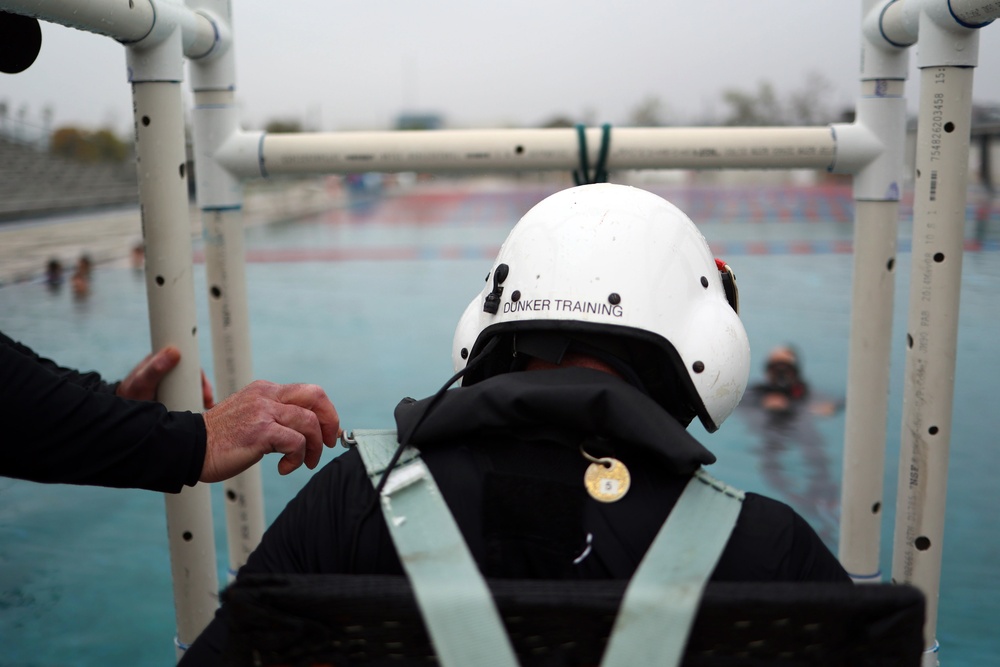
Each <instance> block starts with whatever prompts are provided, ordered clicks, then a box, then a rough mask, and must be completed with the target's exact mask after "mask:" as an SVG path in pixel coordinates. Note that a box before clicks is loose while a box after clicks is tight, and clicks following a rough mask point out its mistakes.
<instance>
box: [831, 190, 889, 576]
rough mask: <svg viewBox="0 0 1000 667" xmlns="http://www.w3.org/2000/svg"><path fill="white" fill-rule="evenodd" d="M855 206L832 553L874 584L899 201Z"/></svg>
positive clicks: (853, 573) (877, 571) (877, 570)
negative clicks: (834, 550)
mask: <svg viewBox="0 0 1000 667" xmlns="http://www.w3.org/2000/svg"><path fill="white" fill-rule="evenodd" d="M855 205H856V210H855V223H854V273H853V278H852V281H853V282H852V292H851V336H850V345H849V352H848V365H847V387H848V389H847V405H846V411H845V427H844V453H843V456H844V472H843V480H842V483H841V519H840V545H839V551H838V557H839V559H840V562H841V564H843V566H844V568H845V569H846V570H847V572H848V573H849V574H850V575H851V578H852V579H854V581H855V582H858V583H878V582H880V581H881V580H882V572H881V568H880V566H879V551H880V544H881V533H882V495H883V478H884V473H885V436H886V412H887V410H888V402H889V359H890V351H891V347H892V346H891V342H892V341H891V334H892V313H893V296H894V292H895V275H896V274H895V271H894V269H895V263H896V236H897V222H898V217H899V202H896V201H858V202H856V204H855Z"/></svg>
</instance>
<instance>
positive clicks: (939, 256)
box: [934, 252, 944, 264]
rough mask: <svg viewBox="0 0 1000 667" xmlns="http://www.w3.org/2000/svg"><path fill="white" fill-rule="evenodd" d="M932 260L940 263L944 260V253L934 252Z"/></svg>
mask: <svg viewBox="0 0 1000 667" xmlns="http://www.w3.org/2000/svg"><path fill="white" fill-rule="evenodd" d="M934 261H935V262H937V263H938V264H940V263H941V262H943V261H944V253H943V252H936V253H934Z"/></svg>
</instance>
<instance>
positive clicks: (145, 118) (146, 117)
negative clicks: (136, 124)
mask: <svg viewBox="0 0 1000 667" xmlns="http://www.w3.org/2000/svg"><path fill="white" fill-rule="evenodd" d="M142 124H143V126H144V127H145V126H148V125H149V116H143V117H142Z"/></svg>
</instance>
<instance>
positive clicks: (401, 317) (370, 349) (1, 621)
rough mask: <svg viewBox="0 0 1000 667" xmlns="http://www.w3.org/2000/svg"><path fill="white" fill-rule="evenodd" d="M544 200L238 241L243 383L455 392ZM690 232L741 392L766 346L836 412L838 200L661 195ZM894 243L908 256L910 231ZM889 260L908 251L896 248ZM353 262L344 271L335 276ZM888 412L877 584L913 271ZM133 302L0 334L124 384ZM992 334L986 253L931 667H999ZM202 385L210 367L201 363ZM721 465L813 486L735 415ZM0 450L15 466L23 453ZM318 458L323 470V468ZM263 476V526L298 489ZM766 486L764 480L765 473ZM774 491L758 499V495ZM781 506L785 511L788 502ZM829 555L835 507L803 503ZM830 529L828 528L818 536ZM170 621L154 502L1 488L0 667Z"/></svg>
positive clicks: (108, 283) (76, 653)
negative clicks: (734, 309) (249, 350)
mask: <svg viewBox="0 0 1000 667" xmlns="http://www.w3.org/2000/svg"><path fill="white" fill-rule="evenodd" d="M550 191H552V188H546V187H544V186H528V187H520V188H513V187H512V188H504V189H499V190H496V189H491V190H487V191H471V192H459V191H455V192H442V191H434V192H430V193H424V194H423V195H419V196H417V195H414V196H407V197H397V198H392V199H387V200H384V201H376V202H372V203H371V204H370V205H369V206H366V207H364V208H360V209H358V208H356V209H345V210H338V211H333V212H330V213H328V214H325V215H323V216H320V217H318V218H315V219H311V220H303V221H297V222H289V223H282V224H280V225H271V226H268V227H260V228H256V229H251V230H248V232H247V248H248V257H249V258H250V264H249V265H248V270H247V280H248V290H249V299H250V317H251V337H252V344H253V350H254V353H253V354H254V359H253V367H254V374H255V376H257V377H261V378H266V379H269V380H272V381H276V382H313V383H317V384H319V385H321V386H323V387H324V388H325V389H326V391H327V393H328V394H329V395H330V396H331V398H332V399H333V400H334V402H335V403H336V405H337V407H338V409H339V412H340V414H341V416H342V419H343V421H344V426H345V428H348V429H351V428H364V427H384V426H391V425H392V419H391V417H392V408H393V406H394V405H395V404H396V402H397V401H398V400H399V399H400V398H402V397H403V396H406V395H412V396H423V395H427V394H430V393H432V392H433V391H435V390H436V389H437V388H438V386H439V385H440V384H441V383H442V382H443V381H444V380H445V379H447V377H448V376H449V375H450V374H451V362H450V343H451V335H452V331H453V327H454V324H455V322H456V320H457V318H458V316H459V314H460V313H461V312H462V310H463V308H464V307H465V305H466V304H467V303H468V301H469V299H471V298H472V296H473V295H474V294H475V293H476V292H477V291H478V290H479V289H480V287H481V285H482V280H483V278H484V276H485V275H486V273H487V271H488V268H489V263H490V259H491V258H492V255H493V254H494V252H495V251H496V248H497V247H498V245H499V243H500V241H502V239H503V237H504V236H505V235H506V233H507V230H508V229H509V228H510V226H511V225H512V224H513V222H514V221H515V220H516V219H517V217H519V215H520V214H521V213H523V212H524V210H526V209H527V208H528V207H529V206H530V205H531V204H532V203H533V202H534V201H537V200H538V199H539V198H541V197H543V196H544V195H545V194H547V193H548V192H550ZM665 194H668V195H669V196H670V197H671V198H672V199H674V200H675V201H676V203H678V204H679V205H680V206H681V207H682V208H685V209H687V210H689V212H690V213H691V214H692V215H693V216H694V217H696V218H697V219H699V221H701V222H703V223H704V224H703V231H704V232H705V234H706V236H707V237H708V239H709V241H710V242H712V244H713V246H714V247H715V248H716V249H717V251H719V254H720V255H723V256H724V257H725V258H726V259H727V260H728V261H729V262H730V263H731V264H732V265H733V267H734V269H735V270H736V272H737V275H738V278H739V284H740V294H741V303H742V314H743V318H744V322H745V324H746V327H747V330H748V332H749V335H750V338H751V346H752V353H753V356H754V372H753V377H752V380H754V379H758V378H759V370H760V365H761V362H762V360H763V358H764V356H765V355H766V353H767V351H768V349H769V348H770V347H772V346H773V345H775V344H778V343H782V342H786V341H791V342H794V343H795V344H796V345H797V346H798V347H799V349H800V350H801V351H802V355H803V358H804V366H805V371H806V374H807V376H808V378H809V380H810V381H811V383H812V385H813V386H814V387H815V388H816V389H817V390H818V391H820V392H822V393H824V394H828V395H831V396H843V394H844V391H845V377H844V374H845V371H844V369H845V368H846V359H847V345H848V341H847V339H848V326H849V324H848V323H849V317H848V314H849V307H850V303H849V301H850V291H851V290H850V279H851V278H850V277H851V270H852V267H851V264H852V256H851V255H850V254H849V253H848V252H846V251H847V250H849V246H850V242H851V238H852V230H851V224H850V222H849V221H850V219H851V211H850V208H851V203H850V195H849V191H847V190H845V189H843V188H839V189H838V188H833V189H828V190H811V191H804V190H803V191H799V190H763V191H755V192H754V193H753V195H752V196H751V195H749V194H747V193H746V192H743V193H741V192H720V193H715V195H714V196H713V194H712V193H710V192H704V191H694V190H680V191H675V192H666V193H665ZM901 236H902V237H904V241H905V236H906V228H905V224H904V225H903V228H902V230H901ZM903 247H905V244H904V246H903ZM350 258H355V259H350ZM897 267H899V268H898V273H897V293H896V309H895V331H896V332H897V333H896V336H895V339H896V340H895V341H894V345H893V350H892V378H893V382H892V387H891V396H890V405H891V413H890V414H889V416H888V425H889V426H888V440H889V442H888V454H887V470H886V492H885V499H886V500H885V506H886V510H887V511H886V512H885V513H884V518H883V533H884V535H883V541H882V543H883V564H882V569H883V571H884V572H889V571H890V570H891V557H890V556H891V555H890V551H891V547H892V528H893V520H894V512H893V508H892V505H893V504H894V502H895V478H896V459H897V455H898V449H899V429H900V420H901V407H900V403H901V400H902V373H903V349H902V341H901V339H902V338H903V333H901V332H904V331H905V323H906V312H905V309H906V304H907V302H908V274H909V255H908V254H906V253H902V254H901V255H900V261H898V262H897ZM196 286H197V295H196V298H197V302H198V312H199V320H200V327H199V328H200V330H201V331H208V329H209V324H208V312H207V305H206V299H205V296H204V291H205V287H204V271H203V267H202V266H200V265H198V266H197V267H196ZM146 313H147V311H146V305H145V286H144V283H143V280H142V278H141V276H139V275H137V274H135V273H133V272H132V271H131V270H130V269H127V268H102V267H99V268H98V269H97V270H96V272H95V275H94V280H93V285H92V293H91V295H90V297H89V298H88V299H87V300H86V301H84V302H76V301H74V300H73V299H72V298H71V296H70V295H69V294H68V291H67V290H65V289H64V290H63V291H62V293H58V294H51V293H49V292H48V291H46V289H45V288H44V287H43V286H42V285H39V284H18V285H12V286H8V287H4V288H2V289H0V329H2V330H3V331H4V332H5V333H7V334H8V335H10V336H12V337H14V338H18V339H21V340H22V341H24V342H26V343H28V344H29V345H31V346H32V347H34V348H35V349H36V350H37V351H39V352H40V353H42V354H44V355H46V356H50V357H52V358H54V359H57V360H59V361H60V362H61V363H63V364H65V365H70V366H73V365H75V366H78V367H81V368H87V369H91V368H92V369H97V370H100V371H101V372H102V373H103V374H104V375H105V376H106V377H108V378H117V377H121V376H122V375H123V374H124V373H125V372H127V371H128V370H129V369H130V368H131V366H132V365H133V364H134V363H135V362H136V361H137V360H138V359H140V358H141V357H142V356H144V355H145V354H146V352H147V351H148V346H149V333H148V324H147V318H146ZM998 314H1000V252H995V251H991V250H987V251H978V252H970V253H968V254H967V255H966V257H965V260H964V277H963V291H962V307H961V321H960V334H959V357H958V366H957V371H956V396H955V408H954V424H955V427H954V432H953V434H952V462H951V472H950V475H951V480H952V483H951V486H950V489H949V498H948V511H947V524H946V530H945V548H944V559H945V565H944V571H943V576H942V591H941V612H940V620H939V627H938V636H939V640H940V642H941V644H942V654H941V659H942V662H943V664H945V665H981V664H989V663H990V662H991V661H992V660H993V659H994V656H995V655H997V654H998V653H1000V638H998V637H997V635H996V633H995V631H994V625H995V622H996V620H997V619H1000V577H998V574H1000V566H998V563H1000V531H998V525H997V520H996V518H995V510H994V508H995V506H996V504H997V501H996V499H995V497H994V496H993V491H994V489H995V487H996V483H995V478H994V475H995V473H994V470H995V465H991V464H993V463H994V462H995V461H996V460H997V458H998V457H997V455H996V453H995V452H996V449H995V447H994V446H993V442H994V440H995V434H996V431H997V427H998V426H1000V421H998V419H997V417H996V414H997V413H996V407H995V406H996V400H995V398H994V396H993V392H994V390H993V383H992V380H993V374H994V373H995V372H996V370H997V369H1000V349H998V346H997V345H996V344H995V340H996V335H997V322H998ZM201 355H202V362H203V365H204V366H205V368H211V350H210V346H209V344H208V343H207V341H202V344H201ZM815 427H816V429H817V431H818V433H819V435H820V437H821V440H822V442H821V444H820V446H819V447H817V448H815V449H814V451H813V452H812V455H813V457H814V459H815V457H819V458H820V459H822V461H823V462H824V464H825V467H822V471H823V472H822V474H823V475H825V476H827V477H828V479H826V480H825V481H826V482H829V483H830V484H833V485H834V486H836V485H837V484H838V482H839V478H840V469H841V460H840V456H841V454H840V450H841V440H842V437H843V429H844V423H843V414H842V413H840V414H838V415H835V416H833V417H830V418H825V419H818V420H817V421H816V423H815ZM692 428H693V429H694V431H695V433H696V435H698V436H699V437H701V438H702V440H703V442H705V444H706V445H707V446H708V447H709V448H710V449H712V450H713V451H714V452H715V453H716V454H717V455H718V456H719V463H718V464H717V465H716V466H714V471H713V472H714V474H716V475H717V476H719V477H721V478H723V479H725V480H726V481H728V482H730V483H731V484H734V485H736V486H739V487H742V488H744V489H748V490H754V491H759V492H762V493H766V494H770V495H775V496H777V497H779V498H783V499H785V500H789V501H792V499H796V498H801V497H802V494H801V493H799V492H800V491H801V488H800V487H801V486H802V485H805V484H806V482H807V481H808V478H809V476H810V475H815V474H817V473H816V468H815V467H812V466H810V465H808V464H807V462H806V460H805V456H804V453H803V452H797V451H794V450H789V451H787V452H784V453H783V454H782V457H781V459H780V460H779V462H778V465H779V466H780V467H781V470H780V472H781V473H783V474H782V476H781V478H782V479H783V480H785V482H787V483H788V484H789V485H790V486H788V487H785V486H781V487H776V486H774V484H773V482H774V480H775V477H774V476H773V475H765V472H764V470H763V465H762V464H763V459H762V458H761V447H760V439H759V437H758V436H757V435H755V434H754V433H753V431H752V430H751V429H750V425H749V421H748V420H747V419H744V418H743V417H742V416H741V415H740V414H736V415H734V416H733V417H732V418H731V419H730V420H729V421H727V423H726V424H725V425H724V426H723V428H722V429H721V430H720V431H719V432H718V433H716V434H711V435H709V434H706V433H705V432H704V431H702V430H701V429H700V427H698V426H693V427H692ZM3 446H21V447H30V446H31V443H9V442H5V443H4V444H3ZM336 453H337V452H336V451H327V452H326V453H325V457H326V459H325V460H328V459H329V458H330V457H332V456H334V455H336ZM275 464H276V461H274V460H266V461H265V463H264V468H263V479H264V493H265V499H266V513H267V518H268V520H271V519H273V518H274V517H275V516H276V514H277V513H278V511H280V509H281V508H282V507H283V506H284V504H285V503H286V502H287V500H288V499H290V498H291V496H292V495H294V493H295V492H296V491H297V490H298V489H299V488H300V487H301V485H302V484H304V483H305V481H306V479H307V478H308V476H309V474H310V473H309V472H308V471H305V470H300V471H297V472H295V473H293V474H292V475H289V476H287V477H281V476H279V475H278V474H277V472H276V470H275V468H274V466H275ZM772 472H773V471H772ZM769 480H770V481H769ZM213 494H214V503H213V508H214V510H213V511H214V518H215V526H216V533H217V536H216V544H217V547H218V549H219V556H218V560H219V571H220V581H224V580H225V577H224V572H225V564H226V557H225V551H224V548H225V547H224V545H225V531H224V516H223V503H222V498H221V489H213ZM796 502H798V501H796ZM798 509H799V510H800V512H802V514H803V515H804V516H806V518H807V519H809V520H810V522H812V523H813V525H815V526H816V527H817V529H818V530H827V531H829V530H830V526H831V525H832V526H833V528H832V532H831V533H829V538H830V539H831V540H835V539H836V526H835V520H836V508H833V509H832V510H831V509H830V508H817V507H812V506H809V504H808V502H806V504H805V505H802V504H799V505H798ZM831 521H832V523H831ZM173 635H174V610H173V602H172V589H171V583H170V567H169V558H168V551H167V544H166V530H165V519H164V508H163V499H162V496H160V495H158V494H154V493H149V492H143V491H120V490H107V489H95V488H81V487H72V486H42V485H37V484H32V483H29V482H23V481H18V480H10V479H3V478H0V665H11V666H13V665H17V666H23V667H26V666H28V665H38V666H41V665H46V666H49V665H126V664H127V665H167V664H172V662H173V659H174V652H173V644H172V638H173Z"/></svg>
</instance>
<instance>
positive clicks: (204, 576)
mask: <svg viewBox="0 0 1000 667" xmlns="http://www.w3.org/2000/svg"><path fill="white" fill-rule="evenodd" d="M159 37H160V39H161V40H162V41H158V42H157V43H155V44H153V45H152V46H149V47H147V48H139V47H135V46H133V47H129V48H128V49H127V60H128V67H129V75H130V79H131V81H132V99H133V108H134V111H135V138H136V151H137V166H138V171H139V196H140V202H141V217H142V228H143V236H144V238H145V242H146V291H147V295H148V299H149V321H150V332H151V337H152V345H153V349H159V348H161V347H162V346H164V345H167V344H172V345H176V346H177V347H178V348H180V351H181V362H180V364H179V365H178V367H177V368H176V369H175V370H174V371H172V372H171V373H170V374H169V375H168V376H167V377H166V378H165V379H164V381H163V383H162V384H161V385H160V389H159V394H158V397H159V399H160V400H161V401H163V403H164V404H165V405H166V406H167V407H168V408H170V409H171V410H190V411H195V412H196V411H200V410H201V408H202V405H201V403H202V394H201V371H200V368H201V364H200V360H199V354H198V342H197V333H198V327H197V316H196V310H195V301H194V281H193V276H192V271H193V265H192V248H191V221H190V218H189V213H188V184H187V173H186V156H185V148H184V111H183V104H182V99H181V87H180V86H181V75H182V73H183V60H182V54H181V39H180V31H179V30H173V31H172V32H169V33H168V34H167V35H166V36H163V35H160V36H159ZM165 498H166V512H167V533H168V537H169V542H170V565H171V571H172V573H173V587H174V606H175V612H176V616H177V636H176V638H175V640H174V642H175V645H176V646H177V651H178V657H179V656H180V654H181V652H182V651H183V649H184V648H186V646H187V645H188V644H190V643H191V642H192V641H194V639H195V638H196V637H197V636H198V634H200V633H201V631H202V629H204V627H205V626H206V625H207V624H208V622H209V621H210V620H211V619H212V616H213V614H214V612H215V608H216V606H217V604H218V589H219V584H218V573H217V570H216V562H215V536H214V533H213V530H212V508H211V498H210V494H209V488H208V486H206V485H203V484H198V485H196V486H194V487H192V488H188V489H185V490H183V491H182V492H181V493H179V494H176V495H166V496H165Z"/></svg>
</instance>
